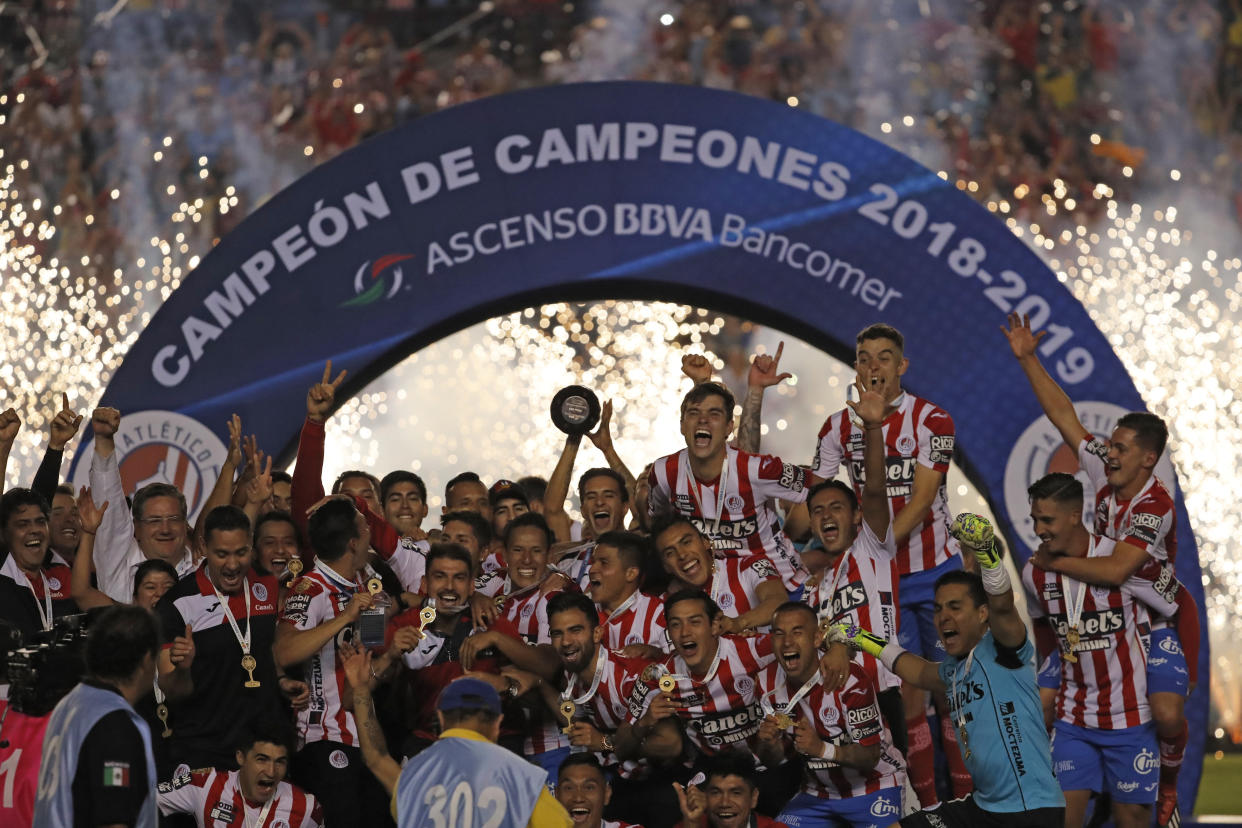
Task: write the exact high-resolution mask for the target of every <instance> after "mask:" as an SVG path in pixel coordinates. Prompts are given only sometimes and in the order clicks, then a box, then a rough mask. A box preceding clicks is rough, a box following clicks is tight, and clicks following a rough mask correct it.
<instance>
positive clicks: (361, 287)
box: [340, 253, 414, 308]
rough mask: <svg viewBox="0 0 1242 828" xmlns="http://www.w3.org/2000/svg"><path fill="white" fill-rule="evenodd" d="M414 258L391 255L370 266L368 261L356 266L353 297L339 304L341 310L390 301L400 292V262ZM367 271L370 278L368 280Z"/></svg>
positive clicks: (405, 255)
mask: <svg viewBox="0 0 1242 828" xmlns="http://www.w3.org/2000/svg"><path fill="white" fill-rule="evenodd" d="M412 258H414V256H413V254H411V253H393V254H390V255H388V256H381V257H380V258H378V259H376V260H375V263H374V264H372V263H371V261H370V260H367V261H365V262H363V263H362V264H361V265H359V266H358V270H357V272H355V273H354V297H353V298H352V299H348V300H346V301H344V302H342V303H341V305H340V306H341V307H342V308H358V307H364V306H366V305H373V304H375V303H376V302H378V301H380V300H381V299H391V298H392V297H394V296H396V295H397V291H399V290H401V285H402V284H403V282H404V280H405V274H404V273H403V272H402V270H401V268H400V267H399V263H400V262H404V261H405V260H406V259H412ZM368 271H369V273H370V276H369V278H368V275H367V274H368Z"/></svg>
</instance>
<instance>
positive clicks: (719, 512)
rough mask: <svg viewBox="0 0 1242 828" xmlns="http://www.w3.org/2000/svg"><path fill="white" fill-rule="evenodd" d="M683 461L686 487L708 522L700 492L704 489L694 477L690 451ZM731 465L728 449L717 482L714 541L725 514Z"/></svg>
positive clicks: (713, 526)
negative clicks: (726, 492)
mask: <svg viewBox="0 0 1242 828" xmlns="http://www.w3.org/2000/svg"><path fill="white" fill-rule="evenodd" d="M681 461H682V465H684V466H685V470H686V487H687V488H688V489H690V495H691V496H692V497H693V498H694V503H695V505H696V506H698V508H699V514H700V515H701V516H702V517H703V520H704V521H706V520H707V513H706V510H704V508H703V498H701V497H699V492H700V490H701V489H702V488H703V487H702V485H701V484H700V483H699V481H698V478H696V477H695V476H694V470H693V469H691V468H690V452H689V451H687V452H686V453H685V454H683V455H682V456H681ZM729 465H730V463H729V450H728V449H727V448H726V449H725V456H724V459H723V460H722V461H721V462H720V477H719V478H717V480H716V522H715V523H713V524H712V536H713V539H715V536H716V535H717V534H718V533H719V532H720V518H721V517H722V516H723V514H724V501H725V490H726V489H728V488H729Z"/></svg>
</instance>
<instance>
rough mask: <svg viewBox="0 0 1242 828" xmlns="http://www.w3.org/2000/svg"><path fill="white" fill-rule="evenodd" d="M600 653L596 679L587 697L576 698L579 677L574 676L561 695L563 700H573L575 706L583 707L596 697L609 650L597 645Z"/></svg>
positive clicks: (597, 655) (596, 666)
mask: <svg viewBox="0 0 1242 828" xmlns="http://www.w3.org/2000/svg"><path fill="white" fill-rule="evenodd" d="M597 646H598V647H599V652H598V653H596V654H595V678H593V679H592V680H591V688H590V689H589V690H587V691H586V694H585V695H582V696H578V697H576V698H575V697H574V686H575V685H576V684H577V683H578V676H577V674H574V675H572V676H570V677H569V681H568V682H567V683H566V686H565V692H564V693H561V698H562V699H568V700H572V701H573V703H574V705H575V706H577V707H581V706H582V705H584V704H586V703H587V702H589V701H590V700H591V699H592V698H594V697H595V692H596V691H597V690H599V683H600V681H601V680H603V678H604V661H605V660H606V659H607V657H608V656H607V650H605V649H604V647H603V645H602V644H600V645H597Z"/></svg>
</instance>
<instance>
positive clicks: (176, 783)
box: [155, 773, 204, 816]
mask: <svg viewBox="0 0 1242 828" xmlns="http://www.w3.org/2000/svg"><path fill="white" fill-rule="evenodd" d="M203 779H204V777H203V775H202V774H192V773H183V774H181V775H179V776H177V777H174V778H173V779H172V780H170V781H168V782H161V783H160V784H159V787H158V788H156V789H155V795H156V799H157V802H158V803H159V806H160V813H161V814H163V815H164V816H168V815H169V814H196V813H198V812H199V810H200V809H201V808H202V805H203V794H204V788H203V786H202V782H203Z"/></svg>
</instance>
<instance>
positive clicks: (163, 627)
mask: <svg viewBox="0 0 1242 828" xmlns="http://www.w3.org/2000/svg"><path fill="white" fill-rule="evenodd" d="M155 614H156V615H157V616H158V617H159V619H160V643H161V644H163V646H165V647H171V646H172V642H173V639H174V638H176V637H177V636H179V635H185V617H184V616H183V615H182V614H181V610H179V609H177V604H176V600H175V596H174V595H173V594H172V593H171V591H170V593H169V594H167V595H165V596H164V597H163V598H161V599H160V602H159V603H158V604H156V605H155Z"/></svg>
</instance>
